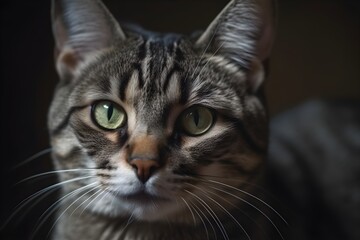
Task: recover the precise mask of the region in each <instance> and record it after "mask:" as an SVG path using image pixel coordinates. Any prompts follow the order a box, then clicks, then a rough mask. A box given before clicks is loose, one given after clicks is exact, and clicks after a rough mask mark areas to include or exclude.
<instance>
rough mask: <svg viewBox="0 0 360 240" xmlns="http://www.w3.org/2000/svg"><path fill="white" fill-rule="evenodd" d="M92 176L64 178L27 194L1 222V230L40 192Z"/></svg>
mask: <svg viewBox="0 0 360 240" xmlns="http://www.w3.org/2000/svg"><path fill="white" fill-rule="evenodd" d="M92 177H93V176H87V177H78V178H74V179H70V180H66V181H63V182H60V183H56V184H53V185H51V186H48V187H46V188H44V189H41V190H39V191H37V192H35V193H33V194H31V195H30V196H28V197H27V198H25V199H24V200H22V201H21V202H20V203H19V204H17V205H16V206H15V208H14V210H13V213H12V214H11V215H10V216H9V218H8V219H7V220H6V221H5V222H4V223H3V225H2V226H1V228H0V230H2V229H3V228H4V227H5V226H7V225H8V224H9V222H10V221H11V220H12V219H13V218H14V217H15V216H16V215H17V214H18V213H19V212H20V211H21V210H22V209H23V208H24V207H26V205H27V204H29V203H30V202H31V201H32V200H33V199H35V198H36V197H38V196H40V195H41V194H44V193H46V192H48V191H52V190H54V191H55V190H56V189H57V188H60V187H61V186H62V185H64V184H67V183H72V182H75V181H79V180H83V179H88V178H92Z"/></svg>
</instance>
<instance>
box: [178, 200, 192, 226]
mask: <svg viewBox="0 0 360 240" xmlns="http://www.w3.org/2000/svg"><path fill="white" fill-rule="evenodd" d="M181 199H182V200H183V202H184V203H185V205H186V206H187V208H188V209H189V211H190V213H191V216H192V218H193V220H194V225H195V226H196V219H195V216H194V213H193V211H192V210H191V208H190V206H189V204H188V203H187V202H186V200H185V199H184V198H183V197H181Z"/></svg>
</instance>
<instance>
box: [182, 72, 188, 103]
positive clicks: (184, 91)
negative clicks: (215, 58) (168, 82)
mask: <svg viewBox="0 0 360 240" xmlns="http://www.w3.org/2000/svg"><path fill="white" fill-rule="evenodd" d="M189 88H190V86H189V79H188V78H185V77H183V78H181V81H180V103H181V104H185V103H186V102H187V100H188V99H189V92H190V89H189Z"/></svg>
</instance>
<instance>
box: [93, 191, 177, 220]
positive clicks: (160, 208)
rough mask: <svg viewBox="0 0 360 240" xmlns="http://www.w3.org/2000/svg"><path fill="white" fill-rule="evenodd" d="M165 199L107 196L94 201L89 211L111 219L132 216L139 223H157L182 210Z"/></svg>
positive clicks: (140, 196) (140, 195) (139, 196)
mask: <svg viewBox="0 0 360 240" xmlns="http://www.w3.org/2000/svg"><path fill="white" fill-rule="evenodd" d="M180 208H181V207H180V206H179V204H177V203H176V202H174V201H171V200H170V199H167V198H162V197H156V196H150V195H144V194H134V195H129V196H124V197H122V198H119V196H114V195H111V194H109V195H107V196H105V197H103V198H102V199H101V201H96V202H95V201H94V203H93V204H91V206H89V209H90V210H91V211H92V212H94V213H96V214H99V215H103V216H106V217H111V218H119V217H120V218H123V217H127V216H132V217H133V218H134V219H137V220H140V221H150V222H152V221H159V220H163V219H164V217H165V218H168V217H170V216H173V215H176V213H177V212H179V211H181V210H182V208H181V209H180Z"/></svg>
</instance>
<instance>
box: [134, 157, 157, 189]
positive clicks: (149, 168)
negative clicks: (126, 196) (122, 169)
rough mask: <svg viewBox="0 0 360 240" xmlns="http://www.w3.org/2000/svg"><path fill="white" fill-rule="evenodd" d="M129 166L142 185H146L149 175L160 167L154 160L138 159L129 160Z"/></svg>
mask: <svg viewBox="0 0 360 240" xmlns="http://www.w3.org/2000/svg"><path fill="white" fill-rule="evenodd" d="M130 165H131V166H132V167H133V168H134V170H135V173H136V176H137V177H138V179H139V180H140V181H141V182H142V183H146V181H147V180H149V178H150V177H151V175H153V173H154V172H155V171H156V170H157V169H159V167H160V165H159V164H158V163H157V162H156V161H155V160H151V159H140V158H136V159H133V160H131V161H130Z"/></svg>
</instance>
